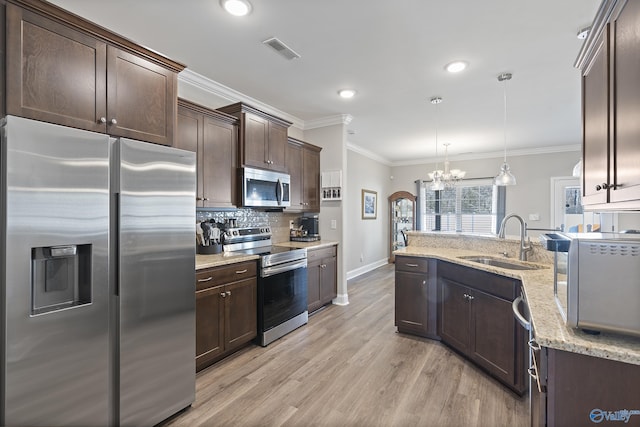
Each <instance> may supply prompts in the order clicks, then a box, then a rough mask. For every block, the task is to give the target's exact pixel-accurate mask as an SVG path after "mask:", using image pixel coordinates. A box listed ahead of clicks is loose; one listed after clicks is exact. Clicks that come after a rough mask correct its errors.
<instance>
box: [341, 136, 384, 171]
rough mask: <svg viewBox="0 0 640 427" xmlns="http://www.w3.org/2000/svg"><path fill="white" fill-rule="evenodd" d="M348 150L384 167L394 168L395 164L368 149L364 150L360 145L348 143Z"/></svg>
mask: <svg viewBox="0 0 640 427" xmlns="http://www.w3.org/2000/svg"><path fill="white" fill-rule="evenodd" d="M347 150H351V151H353V152H355V153H358V154H361V155H363V156H365V157H368V158H369V159H371V160H375V161H376V162H378V163H382V164H383V165H386V166H393V163H392V162H390V161H389V160H387V159H385V158H384V157H382V156H379V155H378V154H376V153H374V152H372V151H369V150H367V149H366V148H362V147H360V146H359V145H356V144H354V143H352V142H347Z"/></svg>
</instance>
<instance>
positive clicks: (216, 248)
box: [198, 243, 222, 255]
mask: <svg viewBox="0 0 640 427" xmlns="http://www.w3.org/2000/svg"><path fill="white" fill-rule="evenodd" d="M220 252H222V245H221V244H215V243H214V244H213V245H209V246H202V245H198V253H199V254H200V255H215V254H219V253H220Z"/></svg>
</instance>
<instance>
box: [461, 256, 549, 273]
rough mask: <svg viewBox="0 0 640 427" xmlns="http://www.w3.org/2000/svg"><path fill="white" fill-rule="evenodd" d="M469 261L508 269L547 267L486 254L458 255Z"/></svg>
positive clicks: (538, 268)
mask: <svg viewBox="0 0 640 427" xmlns="http://www.w3.org/2000/svg"><path fill="white" fill-rule="evenodd" d="M458 258H460V259H464V260H467V261H471V262H477V263H479V264H484V265H491V266H493V267H500V268H506V269H508V270H540V269H543V268H548V267H546V266H543V265H535V264H527V263H524V262H519V261H515V260H508V259H504V258H492V257H486V256H461V257H458Z"/></svg>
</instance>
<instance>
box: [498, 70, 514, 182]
mask: <svg viewBox="0 0 640 427" xmlns="http://www.w3.org/2000/svg"><path fill="white" fill-rule="evenodd" d="M511 77H512V76H511V73H502V74H500V75H499V76H498V81H499V82H503V83H504V161H503V163H502V166H500V173H499V174H498V175H496V177H495V178H494V179H493V184H494V185H516V177H515V176H513V175H512V174H511V168H510V167H509V164H508V163H507V81H508V80H511Z"/></svg>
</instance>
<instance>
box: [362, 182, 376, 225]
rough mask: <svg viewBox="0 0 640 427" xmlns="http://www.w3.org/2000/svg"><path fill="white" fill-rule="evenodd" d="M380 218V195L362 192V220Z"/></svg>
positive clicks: (373, 192) (366, 191)
mask: <svg viewBox="0 0 640 427" xmlns="http://www.w3.org/2000/svg"><path fill="white" fill-rule="evenodd" d="M377 216H378V193H377V192H375V191H371V190H364V189H363V190H362V219H376V217H377Z"/></svg>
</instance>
